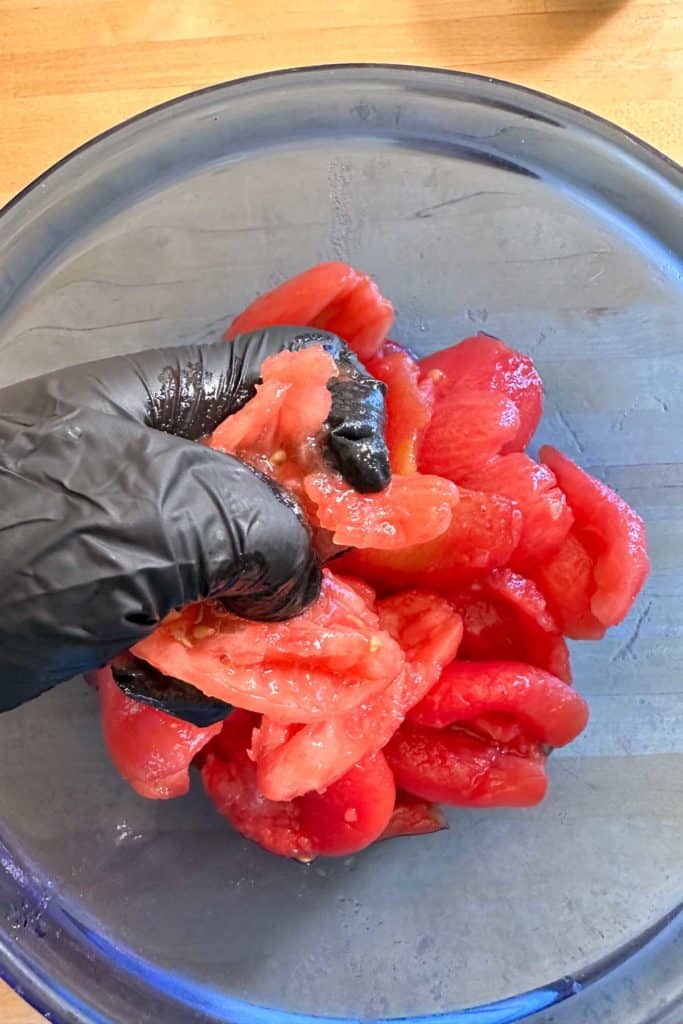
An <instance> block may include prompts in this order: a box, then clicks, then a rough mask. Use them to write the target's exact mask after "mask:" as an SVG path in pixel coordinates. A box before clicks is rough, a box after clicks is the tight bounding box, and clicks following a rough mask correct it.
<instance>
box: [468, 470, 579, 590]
mask: <svg viewBox="0 0 683 1024" xmlns="http://www.w3.org/2000/svg"><path fill="white" fill-rule="evenodd" d="M462 484H463V486H464V487H468V488H470V489H472V490H475V491H484V492H485V493H487V494H500V495H502V496H503V497H504V498H509V499H510V500H511V501H514V502H515V504H516V505H517V507H518V508H519V510H520V511H521V513H522V533H521V536H520V539H519V544H518V546H517V549H516V550H515V552H514V554H513V556H512V561H511V565H512V567H513V568H515V569H516V570H517V571H518V572H522V573H524V572H525V571H528V570H529V569H530V568H532V567H534V566H536V565H538V564H539V563H542V562H544V561H545V560H546V559H547V558H548V557H550V556H551V555H553V554H554V553H555V552H556V551H557V550H558V549H559V547H560V546H561V544H562V541H563V540H564V539H565V537H566V536H567V534H568V533H569V530H570V529H571V526H572V523H573V521H574V516H573V513H572V511H571V509H570V508H569V505H568V504H567V500H566V498H565V496H564V494H563V493H562V491H561V490H560V488H559V487H558V486H557V480H556V478H555V474H554V473H553V472H552V470H551V469H550V468H549V467H548V466H545V465H543V464H542V463H538V462H534V460H533V459H531V458H530V457H529V456H528V455H525V454H523V453H522V452H511V453H510V454H509V455H499V456H495V457H494V458H492V459H491V460H490V461H489V462H487V463H486V464H485V465H484V466H481V467H480V468H479V469H478V470H475V471H474V472H472V473H470V474H468V475H467V476H466V477H464V478H463V479H462Z"/></svg>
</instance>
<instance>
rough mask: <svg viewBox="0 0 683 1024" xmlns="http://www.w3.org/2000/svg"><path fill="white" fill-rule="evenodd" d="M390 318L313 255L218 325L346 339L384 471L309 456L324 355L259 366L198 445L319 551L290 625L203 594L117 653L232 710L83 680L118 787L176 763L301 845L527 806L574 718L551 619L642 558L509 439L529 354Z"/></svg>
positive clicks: (239, 813) (586, 622)
mask: <svg viewBox="0 0 683 1024" xmlns="http://www.w3.org/2000/svg"><path fill="white" fill-rule="evenodd" d="M392 319H393V310H392V307H391V304H390V303H389V302H388V301H387V300H386V299H385V298H384V297H383V296H382V295H381V294H380V293H379V291H378V289H377V287H376V285H375V284H374V282H373V281H371V280H370V278H368V277H367V276H366V275H364V274H361V273H359V272H357V271H355V270H354V269H353V268H351V267H348V266H346V265H345V264H341V263H329V264H323V265H321V266H318V267H314V268H313V269H311V270H309V271H306V272H305V273H303V274H301V275H299V276H298V277H296V278H294V279H292V280H290V281H288V282H286V283H285V284H283V285H281V286H280V287H279V288H276V289H275V290H274V291H272V292H270V293H268V294H267V295H264V296H262V297H260V298H258V299H257V300H256V301H255V302H254V303H253V304H252V305H251V306H249V307H248V308H247V309H246V310H245V312H244V313H242V314H241V316H239V317H237V319H236V320H235V321H234V323H233V324H232V325H231V327H230V328H229V330H228V332H227V334H226V337H227V338H228V340H229V339H230V338H232V337H234V336H235V335H236V334H238V333H240V332H244V331H248V330H252V329H255V328H260V327H265V326H268V325H272V324H283V323H284V324H287V323H290V324H292V323H293V324H300V325H305V326H311V327H319V328H325V329H327V330H330V331H333V332H335V333H336V334H338V335H339V336H340V337H342V338H343V339H345V341H346V342H347V343H348V344H349V346H350V347H351V348H352V349H353V350H354V351H355V352H356V354H357V355H358V357H359V358H360V359H361V360H362V361H363V362H364V363H365V365H366V366H367V368H368V370H369V371H370V372H371V373H372V374H373V375H374V376H375V377H377V378H379V379H380V380H382V381H384V382H385V384H386V386H387V422H386V439H387V443H388V447H389V450H390V456H391V464H392V472H393V478H392V482H391V484H390V486H389V487H388V488H387V489H386V490H385V491H383V492H381V493H379V494H358V493H357V492H355V491H353V490H352V489H351V488H350V487H349V486H348V485H346V484H345V483H344V481H343V480H342V478H341V477H340V476H338V475H337V474H336V473H334V472H333V470H332V469H331V468H330V467H329V465H327V464H326V463H325V461H324V459H323V458H322V453H321V429H322V427H323V424H324V423H325V420H326V418H327V416H328V413H329V411H330V402H331V396H330V392H329V390H328V388H327V384H328V381H329V380H330V379H331V378H332V377H333V376H334V375H335V373H336V372H337V370H336V367H335V364H334V362H333V361H332V359H331V357H330V356H329V355H327V354H326V353H325V352H324V351H323V349H322V348H320V347H312V348H309V349H305V350H303V351H301V352H297V353H289V352H285V353H281V354H280V355H277V356H275V357H273V358H271V359H270V360H268V361H267V362H266V363H265V364H264V367H263V372H262V383H261V384H260V385H259V387H258V389H257V394H256V396H255V397H254V398H253V399H252V400H251V401H250V402H249V403H247V405H246V406H244V408H243V409H242V410H240V411H239V412H238V413H236V414H235V415H233V416H231V417H229V418H228V419H227V420H226V421H225V422H224V423H223V424H221V426H219V427H218V429H217V430H216V431H215V433H214V434H213V435H212V436H211V437H210V438H208V439H207V441H206V443H208V444H210V445H211V446H212V447H214V448H217V449H220V450H222V451H227V452H230V453H232V454H235V455H237V456H238V457H240V458H242V459H244V460H246V461H248V462H250V463H251V464H253V465H255V466H257V467H258V468H260V469H261V470H263V471H265V472H267V473H269V474H270V475H271V476H272V477H274V478H275V479H277V480H278V481H279V482H280V483H281V484H282V485H283V486H285V487H286V488H288V489H289V490H290V491H291V492H292V494H293V495H294V496H295V497H296V498H297V499H298V501H299V502H300V503H301V505H302V507H303V509H304V511H305V513H306V515H307V516H308V518H309V520H310V522H311V524H312V526H313V527H314V529H315V530H320V531H325V532H326V534H327V536H328V538H329V537H331V539H332V541H333V543H334V545H336V546H337V548H338V549H339V552H340V554H339V556H338V557H336V558H334V559H333V560H331V561H330V562H328V565H327V568H326V569H325V570H324V582H323V587H322V593H321V595H320V598H319V600H318V601H317V602H315V604H313V605H312V606H311V607H310V608H309V609H307V610H306V611H305V612H304V614H302V615H300V616H299V617H298V618H296V619H293V620H291V621H289V622H284V623H282V622H280V623H257V622H250V621H246V620H244V619H240V618H238V617H236V616H234V615H231V614H229V613H228V612H226V611H225V610H224V609H223V608H222V607H221V606H219V605H218V604H216V603H213V602H210V601H207V602H202V603H201V604H195V605H191V606H190V607H187V608H184V609H179V610H178V611H176V612H173V613H172V614H171V615H169V616H168V617H167V618H166V619H165V620H164V622H163V623H161V625H160V626H159V627H158V629H157V630H156V631H155V632H154V633H153V634H152V635H151V636H150V637H149V638H147V639H145V640H144V641H142V642H141V643H139V644H138V645H137V646H136V647H135V648H134V651H133V653H134V654H135V655H137V657H139V658H142V659H144V660H146V661H147V662H149V663H150V664H151V665H153V666H154V667H155V668H156V669H158V670H160V671H161V672H163V673H165V674H166V675H169V676H173V677H176V678H179V679H181V680H185V681H186V682H188V683H191V684H193V685H194V686H195V687H197V688H199V689H200V690H202V691H203V692H204V693H205V694H207V695H208V696H211V697H216V698H219V699H221V700H223V701H225V702H227V703H229V704H230V705H232V707H233V708H234V710H233V711H232V712H231V713H230V714H229V715H228V717H227V718H226V719H225V721H223V722H222V723H218V724H217V725H212V726H210V727H208V728H198V727H196V726H193V725H190V724H188V723H186V722H182V721H179V720H177V719H174V718H172V717H171V716H169V715H167V714H165V713H164V712H161V711H158V710H156V709H155V708H153V707H150V706H148V705H145V704H142V703H138V702H136V701H134V700H132V699H130V698H129V697H127V696H125V695H124V694H123V693H122V692H121V691H120V690H119V688H118V687H117V685H116V684H115V683H114V681H113V679H112V677H111V674H110V673H109V672H108V670H105V671H103V672H102V673H101V674H100V679H99V690H100V699H101V707H102V720H103V727H104V733H105V738H106V741H107V744H108V747H109V750H110V752H111V755H112V758H113V760H114V762H115V764H116V765H117V767H118V769H119V771H120V772H121V774H122V775H123V776H124V778H126V779H127V780H128V782H129V783H130V784H131V785H132V786H133V788H134V789H135V790H136V791H137V792H138V793H140V794H141V795H143V796H146V797H152V798H169V797H174V796H178V795H181V794H182V793H184V792H186V791H187V789H188V786H189V767H190V765H191V764H192V763H193V762H194V763H195V764H196V765H197V766H198V767H199V769H200V772H201V777H202V780H203V784H204V786H205V788H206V791H207V793H208V794H209V796H210V797H211V799H212V801H213V802H214V804H215V807H216V809H217V810H218V812H219V813H220V814H222V815H223V816H225V818H227V819H228V821H229V822H230V823H231V824H232V825H233V826H234V827H235V828H236V829H237V830H238V831H239V832H240V833H242V835H244V836H246V837H247V838H249V839H252V840H254V841H256V842H257V843H260V844H261V846H263V847H265V848H266V849H267V850H270V851H272V852H273V853H277V854H281V855H284V856H288V857H296V858H298V859H300V860H310V859H311V858H313V857H315V856H317V855H328V856H329V855H340V854H350V853H353V852H355V851H357V850H360V849H362V848H363V847H365V846H367V845H368V844H369V843H372V842H373V841H375V840H376V839H380V838H388V837H393V836H397V835H405V834H415V833H424V832H432V831H436V830H438V829H440V828H442V827H443V823H444V819H443V815H442V812H441V810H440V808H439V806H438V805H439V804H448V805H454V806H471V807H495V806H501V805H514V806H528V805H532V804H536V803H538V801H540V800H541V799H542V798H543V796H544V794H545V792H546V788H547V776H546V760H547V756H548V753H549V752H550V750H551V749H552V748H554V747H561V746H564V745H565V744H567V743H569V742H571V740H573V739H574V738H575V737H576V736H577V735H578V734H579V733H580V732H581V730H582V729H583V728H584V726H585V725H586V721H587V717H588V711H587V706H586V703H585V701H584V699H583V698H582V697H581V696H580V694H579V693H578V692H577V691H576V690H575V689H574V688H573V687H572V679H571V670H570V660H569V651H568V648H567V644H566V641H565V637H572V638H574V639H598V638H600V637H602V636H603V635H604V633H605V631H606V630H607V629H608V628H609V627H610V626H613V625H615V624H616V623H618V622H620V621H621V620H622V619H623V618H624V616H625V615H626V614H627V612H628V611H629V609H630V607H631V605H632V603H633V601H634V599H635V597H636V595H637V593H638V591H639V589H640V588H641V586H642V584H643V582H644V579H645V577H646V575H647V571H648V558H647V553H646V542H645V533H644V527H643V523H642V521H641V519H640V518H639V517H638V515H637V514H636V513H635V512H634V511H633V510H632V509H631V508H629V506H628V505H627V504H626V503H625V502H624V501H623V500H622V499H621V498H620V497H619V496H618V495H616V494H615V493H614V492H613V491H612V490H610V489H609V488H608V487H606V486H605V485H604V484H602V483H600V482H599V481H598V480H596V479H594V478H593V477H591V476H590V475H589V474H588V473H586V472H585V471H584V470H582V469H580V468H579V467H578V466H577V465H575V463H573V462H572V461H571V460H570V459H569V458H567V456H565V455H563V454H561V453H560V452H559V451H557V450H556V449H554V448H549V447H546V448H541V450H540V461H536V460H534V459H533V458H531V456H529V455H528V454H526V453H525V448H526V446H527V445H528V443H529V440H530V438H531V436H532V434H533V433H534V430H535V429H536V426H537V425H538V421H539V419H540V416H541V411H542V396H543V393H542V383H541V379H540V377H539V375H538V373H537V372H536V369H535V367H534V365H533V363H532V361H531V359H530V358H529V357H528V356H526V355H523V354H521V353H519V352H516V351H514V350H513V349H511V348H509V347H508V346H506V345H505V344H503V342H502V341H499V340H497V339H496V338H492V337H489V336H488V335H482V334H480V335H477V336H475V337H471V338H467V339H465V340H464V341H461V342H460V343H459V344H457V345H454V346H452V347H450V348H446V349H444V350H442V351H440V352H437V353H435V354H434V355H431V356H429V357H427V358H425V359H422V360H416V359H415V358H414V357H413V356H412V355H411V354H410V353H409V352H408V351H407V350H406V349H405V348H403V347H402V346H400V345H398V344H397V343H395V342H392V341H389V340H387V335H388V331H389V329H390V327H391V324H392ZM188 500H191V496H188Z"/></svg>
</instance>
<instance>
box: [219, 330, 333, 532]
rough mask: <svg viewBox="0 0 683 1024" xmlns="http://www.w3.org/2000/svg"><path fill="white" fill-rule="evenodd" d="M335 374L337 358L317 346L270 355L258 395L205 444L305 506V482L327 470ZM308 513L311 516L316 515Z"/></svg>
mask: <svg viewBox="0 0 683 1024" xmlns="http://www.w3.org/2000/svg"><path fill="white" fill-rule="evenodd" d="M336 375H337V368H336V366H335V363H334V360H333V359H332V357H331V356H330V355H328V354H327V353H326V352H325V351H324V350H323V349H322V348H321V347H320V346H318V345H314V346H311V347H310V348H306V349H301V350H300V351H297V352H279V353H278V354H277V355H275V356H271V357H270V358H269V359H266V360H265V362H264V363H263V366H262V368H261V378H262V383H261V384H258V385H257V387H256V394H255V396H254V397H253V398H252V399H250V401H248V402H247V403H246V405H244V406H243V407H242V408H241V409H239V410H238V411H237V412H235V413H233V415H231V416H228V418H227V419H225V420H224V421H223V423H221V424H220V425H219V426H218V427H217V428H216V430H214V432H213V434H212V435H211V436H210V437H209V438H208V439H207V441H206V443H207V444H208V445H209V447H211V448H215V449H217V450H218V451H223V452H228V453H230V454H232V455H236V456H237V457H238V458H239V459H241V460H242V461H243V462H248V463H249V464H250V465H252V466H254V467H255V468H256V469H259V470H260V471H261V472H263V473H266V474H267V475H268V476H270V477H272V478H273V479H274V480H277V481H278V483H280V484H281V485H282V486H283V487H285V488H287V489H288V490H289V491H291V492H292V493H293V494H294V495H295V496H296V498H297V499H298V500H299V501H300V502H302V503H303V504H304V506H306V496H305V493H304V491H303V485H302V481H303V477H304V475H305V473H307V472H311V471H313V470H317V469H319V468H320V467H321V466H322V443H323V427H324V424H325V421H326V419H327V417H328V415H329V412H330V408H331V405H332V395H331V394H330V392H329V390H328V388H327V383H328V381H329V380H331V379H332V378H333V377H335V376H336ZM305 510H306V512H307V513H309V516H310V515H312V514H313V511H314V509H313V508H308V507H306V508H305Z"/></svg>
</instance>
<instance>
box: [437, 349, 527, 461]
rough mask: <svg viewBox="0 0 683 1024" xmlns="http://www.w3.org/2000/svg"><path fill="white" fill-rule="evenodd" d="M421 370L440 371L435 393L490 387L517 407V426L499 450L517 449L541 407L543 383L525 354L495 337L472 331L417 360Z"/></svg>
mask: <svg viewBox="0 0 683 1024" xmlns="http://www.w3.org/2000/svg"><path fill="white" fill-rule="evenodd" d="M420 366H421V367H422V370H423V372H424V373H425V374H428V373H433V374H440V375H441V376H440V382H438V383H437V395H436V405H437V408H438V403H439V395H440V394H444V395H445V394H448V393H449V391H453V389H455V388H458V389H461V390H463V391H466V392H467V391H476V390H484V391H494V392H497V393H500V394H503V395H505V397H506V398H508V399H509V400H510V401H511V402H513V403H514V405H515V406H516V408H517V411H518V414H519V427H518V429H517V432H516V433H515V435H514V436H513V437H512V438H510V439H509V440H508V441H507V442H506V443H505V444H504V445H503V447H502V448H501V454H502V455H505V454H507V452H521V451H523V450H524V449H525V448H526V446H527V445H528V443H529V441H530V440H531V436H532V434H533V433H534V431H535V429H536V427H537V426H538V422H539V420H540V418H541V413H542V411H543V383H542V381H541V378H540V377H539V375H538V372H537V371H536V367H535V366H534V364H533V362H532V360H531V359H530V358H529V356H525V355H523V354H522V353H521V352H517V351H516V350H515V349H512V348H509V347H508V346H507V345H505V344H504V343H503V342H502V341H500V340H499V339H498V338H493V337H491V336H490V335H488V334H481V333H480V334H476V335H474V336H473V337H471V338H465V340H464V341H461V342H459V344H457V345H453V346H451V347H450V348H447V349H443V350H442V351H440V352H434V353H433V354H432V355H430V356H427V357H426V358H424V359H421V360H420Z"/></svg>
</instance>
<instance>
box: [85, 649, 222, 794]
mask: <svg viewBox="0 0 683 1024" xmlns="http://www.w3.org/2000/svg"><path fill="white" fill-rule="evenodd" d="M93 680H94V682H95V684H96V686H97V690H98V692H99V698H100V718H101V722H102V732H103V734H104V741H105V743H106V745H107V750H108V751H109V756H110V757H111V759H112V761H113V763H114V764H115V766H116V768H117V769H118V771H119V773H120V774H121V775H122V777H123V778H124V779H125V780H126V782H128V783H129V785H130V786H131V787H132V788H133V789H134V790H135V792H136V793H138V794H139V796H144V797H147V798H148V799H150V800H171V799H172V798H173V797H177V796H183V795H184V794H185V793H187V791H188V790H189V788H190V774H189V768H190V764H191V762H192V760H193V759H194V758H195V757H196V755H197V754H198V753H199V751H200V750H201V749H202V748H203V747H205V746H206V744H207V743H208V742H209V741H210V740H211V739H212V738H213V737H214V736H216V735H217V734H218V733H219V732H220V731H221V724H222V723H221V722H218V723H216V724H215V725H210V726H208V727H207V728H205V729H200V728H198V727H197V726H196V725H190V723H189V722H181V721H180V719H178V718H174V717H173V716H172V715H167V714H166V713H165V712H164V711H159V710H158V709H157V708H153V707H150V706H149V705H148V704H143V703H141V702H140V701H137V700H132V699H131V698H130V697H127V696H126V695H125V693H123V691H122V690H120V689H119V687H118V686H117V685H116V683H115V682H114V678H113V676H112V674H111V670H110V669H108V668H104V669H100V670H99V671H98V672H96V673H93Z"/></svg>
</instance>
